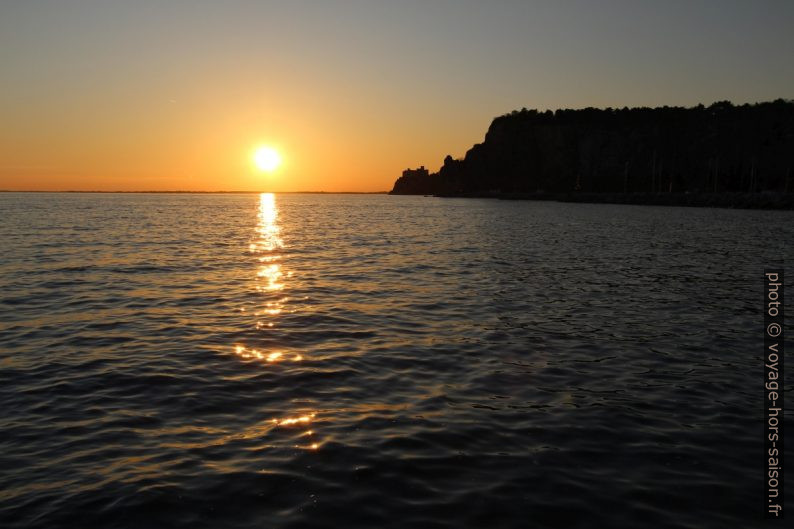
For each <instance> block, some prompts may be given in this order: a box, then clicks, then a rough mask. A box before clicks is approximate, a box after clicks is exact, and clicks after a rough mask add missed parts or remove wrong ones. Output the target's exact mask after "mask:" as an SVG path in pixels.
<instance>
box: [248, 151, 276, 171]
mask: <svg viewBox="0 0 794 529" xmlns="http://www.w3.org/2000/svg"><path fill="white" fill-rule="evenodd" d="M253 160H254V164H255V165H256V167H257V168H258V169H259V170H261V171H265V172H268V173H270V172H273V171H274V170H276V169H277V168H278V166H279V165H281V155H280V154H279V153H278V151H277V150H276V149H274V148H273V147H267V146H262V147H259V148H257V149H256V151H254V156H253Z"/></svg>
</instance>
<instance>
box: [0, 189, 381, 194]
mask: <svg viewBox="0 0 794 529" xmlns="http://www.w3.org/2000/svg"><path fill="white" fill-rule="evenodd" d="M0 193H105V194H113V193H140V194H153V193H162V194H179V193H182V194H206V195H213V194H214V195H218V194H229V195H243V194H248V195H260V194H262V193H273V194H277V193H281V194H285V195H300V194H304V195H386V194H388V193H389V191H192V190H174V189H170V190H163V191H157V190H141V191H121V190H117V191H102V190H91V189H89V190H82V189H68V190H63V189H62V190H55V189H0Z"/></svg>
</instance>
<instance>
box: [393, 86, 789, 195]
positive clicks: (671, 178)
mask: <svg viewBox="0 0 794 529" xmlns="http://www.w3.org/2000/svg"><path fill="white" fill-rule="evenodd" d="M793 171H794V102H792V101H785V100H782V99H778V100H776V101H773V102H768V103H758V104H753V105H749V104H745V105H741V106H735V105H733V104H731V103H730V102H728V101H721V102H717V103H714V104H712V105H711V106H708V107H706V106H703V105H698V106H696V107H693V108H681V107H659V108H623V109H613V108H607V109H596V108H585V109H581V110H557V111H555V112H552V111H550V110H547V111H545V112H540V111H537V110H527V109H522V110H520V111H513V112H511V113H510V114H507V115H504V116H500V117H498V118H496V119H494V120H493V122H492V123H491V126H490V128H489V129H488V133H487V134H486V136H485V141H484V142H483V143H479V144H476V145H474V146H473V147H472V148H471V149H469V151H468V152H467V153H466V155H465V157H464V158H463V159H457V160H456V159H453V158H452V157H451V156H447V157H446V158H445V159H444V163H443V165H442V167H441V168H440V170H439V171H438V172H436V173H430V172H429V171H427V170H426V169H424V167H422V168H420V169H408V170H406V171H404V172H403V176H402V177H401V178H399V179H398V180H397V181H396V182H395V184H394V189H393V190H392V191H391V193H392V194H434V195H442V196H502V197H517V198H520V197H526V198H543V196H544V195H547V196H548V198H559V197H560V196H561V195H564V196H565V197H567V199H570V200H580V199H582V200H584V199H585V197H590V198H594V199H595V200H598V196H599V195H601V196H602V197H603V196H606V195H611V196H612V197H613V198H614V199H615V200H614V201H631V200H629V199H627V198H626V197H625V196H622V195H637V196H640V197H645V199H639V200H638V201H643V200H645V201H650V202H654V203H673V202H675V201H676V200H674V199H672V198H671V197H667V198H665V197H663V196H661V195H681V194H685V195H717V194H726V193H727V194H742V195H746V194H755V193H762V192H767V194H769V193H773V194H785V193H791V192H792V191H794V181H792V180H794V174H792V173H793ZM577 196H578V198H577ZM651 197H656V198H653V199H651ZM788 198H790V197H785V198H784V199H782V200H784V201H785V202H789V200H788ZM712 199H713V197H712ZM743 200H747V198H746V197H745V198H744V199H743ZM610 201H613V200H610ZM679 201H680V200H679ZM717 202H719V200H717ZM717 205H722V204H717ZM739 205H742V204H739ZM749 205H751V204H749Z"/></svg>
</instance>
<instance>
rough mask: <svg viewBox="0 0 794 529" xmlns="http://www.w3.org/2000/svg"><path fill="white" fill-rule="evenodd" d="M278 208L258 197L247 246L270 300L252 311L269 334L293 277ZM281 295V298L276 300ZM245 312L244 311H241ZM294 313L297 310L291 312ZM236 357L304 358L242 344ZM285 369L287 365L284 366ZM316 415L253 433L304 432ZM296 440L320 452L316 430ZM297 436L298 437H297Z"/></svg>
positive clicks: (271, 198)
mask: <svg viewBox="0 0 794 529" xmlns="http://www.w3.org/2000/svg"><path fill="white" fill-rule="evenodd" d="M277 221H278V208H277V207H276V197H275V195H273V194H272V193H262V194H261V195H260V196H259V210H258V214H257V226H256V231H255V233H256V238H255V240H254V241H253V242H252V243H250V244H249V245H248V251H249V252H250V253H252V254H254V255H256V260H257V262H258V263H259V266H258V268H257V270H256V276H255V280H256V287H255V288H256V291H257V292H259V293H260V294H262V295H263V296H264V297H266V298H269V299H268V300H267V301H265V302H264V305H263V306H262V307H261V308H259V309H258V310H256V311H250V312H248V313H249V314H252V315H253V316H254V317H255V318H256V323H255V326H256V329H257V330H259V331H262V332H263V333H266V332H270V330H271V329H272V328H273V327H274V321H268V320H269V319H270V320H275V318H276V317H278V316H279V315H281V314H282V313H284V312H286V311H285V308H284V307H285V305H286V304H287V302H289V300H290V298H289V297H288V296H285V295H284V294H283V293H281V291H284V290H285V289H286V285H285V283H284V280H285V279H286V278H290V277H292V272H286V273H285V272H284V270H283V267H282V261H283V258H282V257H283V256H282V251H283V249H284V241H283V240H282V238H281V235H280V231H281V230H280V227H279V225H278V222H277ZM275 296H278V297H275ZM240 311H241V312H246V310H245V309H240ZM291 312H294V311H291ZM233 351H234V354H235V355H236V356H238V357H240V358H242V359H244V360H246V361H249V362H261V363H262V364H274V365H275V364H281V363H285V364H286V363H293V362H302V361H303V355H301V354H297V353H289V352H286V351H281V350H275V351H274V350H271V351H265V350H262V349H260V348H257V347H248V346H247V345H243V344H234V345H233ZM285 367H286V366H285ZM316 415H317V413H316V412H306V411H303V412H299V413H297V414H295V415H291V416H287V417H282V418H274V419H272V420H270V421H268V422H267V427H265V428H263V426H262V425H259V426H257V427H256V428H254V429H253V430H252V432H249V433H252V434H253V435H254V436H262V435H270V434H274V433H275V432H274V431H278V430H281V429H286V430H293V429H294V428H299V429H303V428H305V427H306V426H307V425H308V424H309V423H311V422H312V421H314V419H315V417H316ZM288 435H289V436H291V437H292V438H293V441H292V442H295V441H298V439H297V438H300V439H301V440H306V438H308V444H294V445H292V446H293V447H294V448H297V449H302V450H317V449H319V448H320V446H321V443H320V442H318V441H317V440H316V439H315V437H316V436H315V432H314V430H306V431H303V432H300V433H298V434H294V433H291V434H288ZM296 437H297V438H296Z"/></svg>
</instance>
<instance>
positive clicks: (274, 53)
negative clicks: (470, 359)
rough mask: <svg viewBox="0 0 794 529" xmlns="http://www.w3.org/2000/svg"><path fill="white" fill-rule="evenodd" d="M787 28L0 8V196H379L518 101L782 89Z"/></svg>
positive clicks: (526, 13)
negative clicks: (260, 151) (258, 158)
mask: <svg viewBox="0 0 794 529" xmlns="http://www.w3.org/2000/svg"><path fill="white" fill-rule="evenodd" d="M792 25H794V4H792V3H791V2H785V1H766V2H755V3H750V2H738V1H721V2H718V1H708V2H697V3H691V2H682V1H672V2H665V3H663V4H662V3H659V4H651V3H650V2H642V3H640V2H629V1H611V2H600V3H598V4H596V3H594V2H586V1H574V2H519V1H502V2H493V3H490V4H488V5H486V4H484V3H481V2H474V1H455V2H453V1H437V2H419V1H407V2H399V3H397V2H387V1H344V2H342V1H340V2H333V3H331V2H309V1H306V2H293V3H289V4H287V3H280V2H253V1H243V0H230V1H227V2H223V3H218V2H210V1H209V0H194V1H186V0H174V1H171V2H168V3H167V4H165V3H158V2H153V1H129V0H127V1H120V0H106V1H101V2H100V1H96V0H76V1H70V2H12V3H4V4H3V5H2V6H0V61H1V62H2V64H3V74H2V75H3V90H2V91H0V189H4V190H54V191H58V190H76V191H79V190H86V191H88V190H92V191H116V190H118V191H167V190H185V191H232V190H236V191H271V192H285V191H293V192H301V191H326V192H339V191H342V192H344V191H348V192H377V191H385V190H388V189H390V188H391V185H392V184H393V182H394V180H395V179H396V178H397V177H398V176H399V175H400V173H401V171H402V170H403V169H404V168H405V167H407V166H409V165H410V166H417V165H425V166H427V167H429V168H431V170H435V169H437V168H438V166H439V165H440V164H441V163H442V160H443V158H444V156H445V155H447V154H451V155H452V156H454V157H458V156H462V155H463V154H464V153H465V151H466V150H467V149H468V148H470V147H471V145H472V144H474V143H476V142H479V141H482V138H483V135H484V134H485V131H486V130H487V127H488V125H489V124H490V122H491V120H492V119H493V118H494V117H496V116H498V115H502V114H505V113H508V112H510V111H512V110H514V109H520V108H522V107H526V108H537V109H540V110H545V109H556V108H582V107H624V106H629V107H634V106H661V105H671V106H672V105H676V106H694V105H697V104H699V103H703V104H705V105H708V104H710V103H712V102H714V101H720V100H730V101H732V102H733V103H736V104H742V103H754V102H759V101H770V100H774V99H777V98H792V97H794V94H792V93H791V87H792V86H794V63H793V62H792V61H791V57H792V56H793V55H794V35H793V34H792V32H791V31H790V28H791V26H792ZM263 145H264V146H267V147H268V148H272V149H273V150H274V151H276V152H277V153H278V155H279V156H280V160H279V161H280V164H279V166H278V167H277V168H274V169H273V170H272V172H263V171H261V170H259V168H257V166H256V164H254V163H252V157H251V153H252V152H253V151H254V150H255V149H257V148H259V147H261V146H263ZM260 165H261V164H260Z"/></svg>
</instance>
